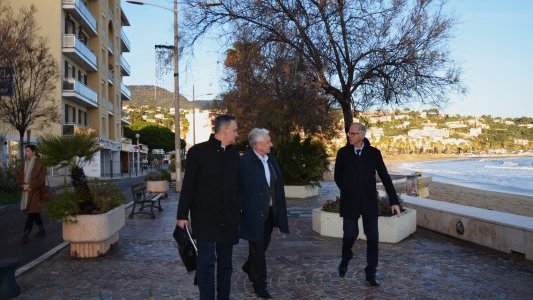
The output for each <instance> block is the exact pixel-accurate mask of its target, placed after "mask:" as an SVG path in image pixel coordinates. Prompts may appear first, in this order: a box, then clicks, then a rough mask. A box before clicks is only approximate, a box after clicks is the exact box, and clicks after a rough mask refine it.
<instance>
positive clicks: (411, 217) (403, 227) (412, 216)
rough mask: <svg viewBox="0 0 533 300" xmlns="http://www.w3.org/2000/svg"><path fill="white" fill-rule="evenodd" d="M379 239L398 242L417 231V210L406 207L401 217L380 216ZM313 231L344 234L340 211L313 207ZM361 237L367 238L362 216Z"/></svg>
mask: <svg viewBox="0 0 533 300" xmlns="http://www.w3.org/2000/svg"><path fill="white" fill-rule="evenodd" d="M378 227H379V241H380V242H382V243H393V244H394V243H398V242H400V241H401V240H403V239H405V238H406V237H408V236H409V235H411V234H413V233H414V232H415V231H416V210H414V209H410V208H405V211H404V212H403V213H402V214H401V215H400V217H397V216H392V217H378ZM313 231H315V232H317V233H318V234H320V235H323V236H330V237H338V238H341V237H342V235H343V231H342V218H341V217H340V216H339V214H338V213H330V212H325V211H323V210H322V208H315V209H313ZM359 238H360V239H363V240H366V236H365V233H364V230H363V222H362V218H359Z"/></svg>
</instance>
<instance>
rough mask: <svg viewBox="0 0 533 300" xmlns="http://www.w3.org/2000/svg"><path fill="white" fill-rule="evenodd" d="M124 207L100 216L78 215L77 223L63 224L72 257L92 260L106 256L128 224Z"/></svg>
mask: <svg viewBox="0 0 533 300" xmlns="http://www.w3.org/2000/svg"><path fill="white" fill-rule="evenodd" d="M125 217H126V214H125V211H124V205H120V206H118V207H115V208H114V209H112V210H110V211H108V212H106V213H104V214H99V215H78V216H76V217H75V219H76V221H75V222H63V239H64V240H65V241H68V242H70V255H71V256H72V257H76V258H91V257H98V256H102V255H104V254H105V253H106V252H107V251H109V247H110V246H111V245H112V244H115V243H116V242H117V241H118V238H119V231H120V229H121V228H122V227H124V225H125V224H126V221H125Z"/></svg>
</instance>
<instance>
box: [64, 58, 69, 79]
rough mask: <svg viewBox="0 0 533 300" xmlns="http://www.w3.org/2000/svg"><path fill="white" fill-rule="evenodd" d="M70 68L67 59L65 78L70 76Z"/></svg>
mask: <svg viewBox="0 0 533 300" xmlns="http://www.w3.org/2000/svg"><path fill="white" fill-rule="evenodd" d="M68 69H69V65H68V61H66V60H65V75H64V76H65V78H68Z"/></svg>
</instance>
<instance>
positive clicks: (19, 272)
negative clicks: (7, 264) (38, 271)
mask: <svg viewBox="0 0 533 300" xmlns="http://www.w3.org/2000/svg"><path fill="white" fill-rule="evenodd" d="M69 244H70V243H69V242H63V243H61V244H59V245H57V246H55V247H54V248H52V249H50V250H49V251H48V252H46V253H45V254H43V255H41V256H39V257H38V258H36V259H34V260H32V261H31V262H29V263H27V264H25V265H24V266H22V267H20V268H18V269H17V270H16V271H15V277H18V276H20V275H22V274H24V273H25V272H26V271H28V270H30V269H31V268H33V267H35V266H37V265H38V264H40V263H42V262H43V261H45V260H47V259H48V258H50V257H52V255H54V254H56V253H57V252H59V251H60V250H61V249H63V248H65V247H66V246H68V245H69Z"/></svg>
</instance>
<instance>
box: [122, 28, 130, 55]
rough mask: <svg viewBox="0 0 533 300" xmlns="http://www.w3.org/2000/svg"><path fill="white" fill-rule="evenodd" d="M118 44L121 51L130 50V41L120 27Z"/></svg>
mask: <svg viewBox="0 0 533 300" xmlns="http://www.w3.org/2000/svg"><path fill="white" fill-rule="evenodd" d="M120 45H121V46H122V52H130V51H131V43H130V40H129V39H128V37H127V36H126V33H125V32H124V30H122V29H120Z"/></svg>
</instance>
